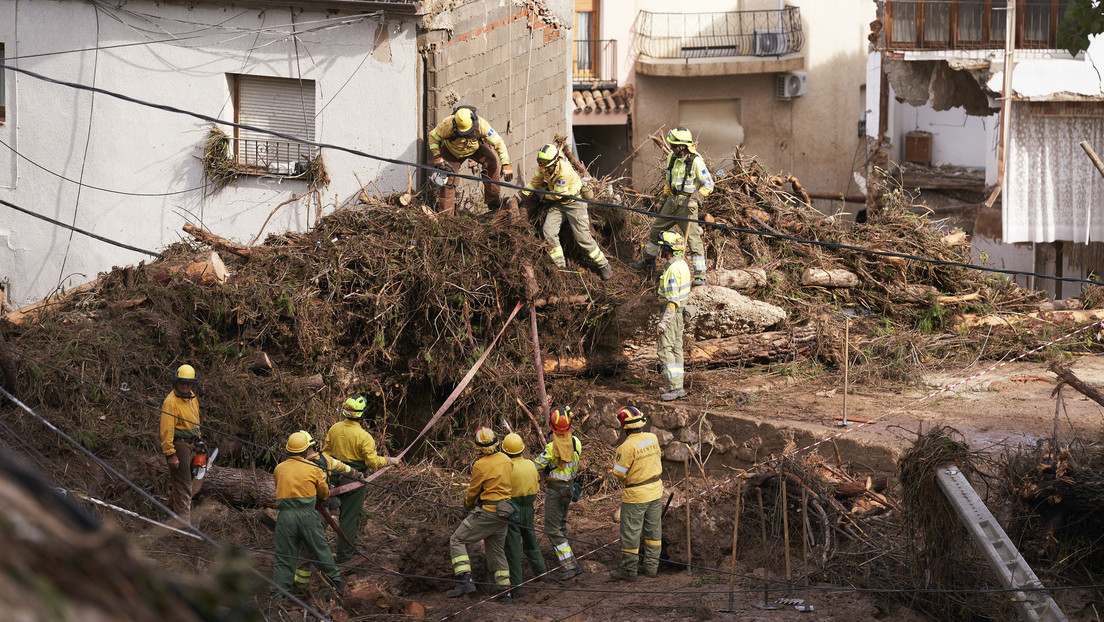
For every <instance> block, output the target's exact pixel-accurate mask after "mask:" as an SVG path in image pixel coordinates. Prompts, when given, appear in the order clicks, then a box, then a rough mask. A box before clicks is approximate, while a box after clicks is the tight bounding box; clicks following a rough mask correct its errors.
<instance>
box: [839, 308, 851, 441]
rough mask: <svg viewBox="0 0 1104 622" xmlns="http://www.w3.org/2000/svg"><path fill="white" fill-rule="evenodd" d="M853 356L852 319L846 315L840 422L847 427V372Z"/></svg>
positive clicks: (844, 321)
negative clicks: (841, 415)
mask: <svg viewBox="0 0 1104 622" xmlns="http://www.w3.org/2000/svg"><path fill="white" fill-rule="evenodd" d="M850 358H851V319H850V318H848V317H846V316H844V318H843V421H842V422H841V423H840V425H841V426H842V427H845V428H846V427H847V388H848V378H847V372H848V370H849V369H850V367H851V365H850V364H849V359H850Z"/></svg>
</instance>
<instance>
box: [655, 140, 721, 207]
mask: <svg viewBox="0 0 1104 622" xmlns="http://www.w3.org/2000/svg"><path fill="white" fill-rule="evenodd" d="M686 160H689V161H690V163H689V164H690V165H689V167H688V166H687V162H686ZM686 160H683V159H682V158H678V157H675V154H674V153H668V154H667V166H666V167H665V170H664V172H663V180H664V181H665V182H667V185H668V186H670V187H671V189H672V190H674V191H675V192H677V193H679V194H691V193H692V192H694V191H695V190H697V191H698V192H700V193H701V195H702V196H703V197H704V196H708V195H709V193H710V192H713V176H712V175H710V174H709V167H708V166H706V165H705V160H703V159H702V157H701V156H700V155H698V154H697V153H696V152H693V151H691V152H690V157H689V158H687V159H686Z"/></svg>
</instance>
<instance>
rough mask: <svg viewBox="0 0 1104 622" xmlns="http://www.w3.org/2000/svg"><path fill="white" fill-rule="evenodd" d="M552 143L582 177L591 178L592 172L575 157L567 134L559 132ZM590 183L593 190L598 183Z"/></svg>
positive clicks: (592, 181)
mask: <svg viewBox="0 0 1104 622" xmlns="http://www.w3.org/2000/svg"><path fill="white" fill-rule="evenodd" d="M552 142H554V143H556V147H558V148H559V149H560V152H561V153H563V154H564V157H566V158H567V161H568V162H571V166H573V167H575V171H576V172H578V173H579V175H580V176H582V177H584V178H587V177H590V176H591V175H590V171H588V170H587V167H586V166H584V165H583V163H582V162H580V161H579V158H577V157H575V152H574V151H572V150H571V145H570V143H568V140H567V134H561V133H558V132H557V133H556V135H555V136H554V137H553V138H552ZM589 183H590V186H591V188H593V187H595V183H596V182H595V181H594V180H593V179H591V180H590V181H589Z"/></svg>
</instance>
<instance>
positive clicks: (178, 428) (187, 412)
mask: <svg viewBox="0 0 1104 622" xmlns="http://www.w3.org/2000/svg"><path fill="white" fill-rule="evenodd" d="M197 384H199V379H198V378H196V371H195V368H194V367H192V366H191V365H181V366H180V367H178V368H177V369H176V375H175V376H174V377H173V390H172V391H171V392H170V393H169V394H168V395H167V396H166V397H165V401H164V402H162V403H161V425H160V437H161V451H162V453H164V454H165V460H166V461H167V462H168V465H169V509H170V510H172V511H173V513H174V514H176V515H177V516H179V517H180V518H181V519H183V520H184V521H185V522H190V521H191V511H192V495H194V494H196V493H198V492H199V489H200V486H202V484H203V480H201V479H198V480H197V479H193V478H192V459H193V457H194V456H195V454H196V452H197V450H199V449H203V451H204V452H206V449H205V448H203V447H202V445H201V444H202V443H203V437H202V435H201V434H200V430H199V398H198V397H196V394H195V388H196V385H197ZM193 487H194V488H193Z"/></svg>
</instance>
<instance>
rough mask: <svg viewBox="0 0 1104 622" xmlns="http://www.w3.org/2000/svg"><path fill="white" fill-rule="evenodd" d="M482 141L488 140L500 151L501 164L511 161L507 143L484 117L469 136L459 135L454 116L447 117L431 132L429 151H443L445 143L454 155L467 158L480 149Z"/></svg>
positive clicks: (480, 118) (433, 152) (434, 152)
mask: <svg viewBox="0 0 1104 622" xmlns="http://www.w3.org/2000/svg"><path fill="white" fill-rule="evenodd" d="M481 141H486V142H487V143H489V144H490V145H491V147H493V148H494V150H495V152H496V153H498V159H499V163H500V164H502V165H506V164H509V163H510V154H509V153H507V152H506V143H505V142H503V141H502V137H501V136H499V135H498V133H497V132H495V131H494V128H493V127H491V124H490V123H487V122H486V121H484V120H483V118H482V117H479V122H478V127H477V128H476V129H475V131H474V132H472V133H471V134H468V135H467V136H457V135H456V126H455V124H454V123H453V119H452V116H449V117H447V118H446V119H445V120H444V121H441V123H439V124H438V125H437V127H435V128H433V130H432V131H431V132H430V133H429V152H430V153H432V154H433V155H437V154H439V153H441V143H445V147H446V148H448V150H449V152H451V153H452V155H454V156H456V157H457V158H466V157H469V156H471V155H472V154H474V153H475V152H476V151H478V150H479V143H480V142H481Z"/></svg>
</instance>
